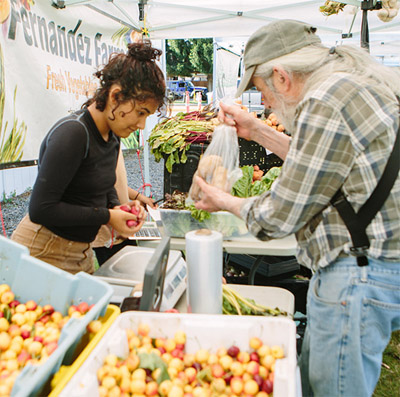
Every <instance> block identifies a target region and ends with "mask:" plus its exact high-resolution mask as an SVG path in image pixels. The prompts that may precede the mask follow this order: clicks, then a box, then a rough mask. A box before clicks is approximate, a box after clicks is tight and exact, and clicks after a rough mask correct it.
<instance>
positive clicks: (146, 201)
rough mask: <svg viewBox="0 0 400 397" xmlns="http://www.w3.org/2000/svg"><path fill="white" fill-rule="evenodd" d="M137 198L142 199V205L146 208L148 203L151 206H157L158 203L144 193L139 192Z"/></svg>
mask: <svg viewBox="0 0 400 397" xmlns="http://www.w3.org/2000/svg"><path fill="white" fill-rule="evenodd" d="M137 199H138V200H139V201H140V203H141V204H142V206H143V207H144V208H146V205H148V206H149V207H150V208H156V207H157V205H156V204H154V200H153V199H152V198H151V197H147V196H145V195H144V194H141V193H140V194H139V195H138V197H137Z"/></svg>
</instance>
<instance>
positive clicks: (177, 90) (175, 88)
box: [167, 80, 208, 101]
mask: <svg viewBox="0 0 400 397" xmlns="http://www.w3.org/2000/svg"><path fill="white" fill-rule="evenodd" d="M167 90H168V94H169V96H170V97H171V98H172V99H181V98H183V97H184V95H185V92H186V91H188V92H189V95H190V96H191V97H192V98H196V93H197V92H200V93H201V99H202V100H203V101H205V100H206V99H207V92H208V90H207V88H206V87H198V86H195V85H194V84H193V83H192V82H191V81H186V80H167Z"/></svg>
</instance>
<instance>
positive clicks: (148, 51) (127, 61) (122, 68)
mask: <svg viewBox="0 0 400 397" xmlns="http://www.w3.org/2000/svg"><path fill="white" fill-rule="evenodd" d="M161 54H162V51H161V50H159V49H157V48H153V47H152V46H151V43H150V41H140V42H136V43H132V44H129V45H128V51H127V53H113V54H111V56H110V59H109V61H108V63H107V64H106V65H105V66H104V67H103V68H102V69H101V70H98V71H97V72H96V73H94V75H95V76H96V77H98V78H99V80H100V87H99V88H98V89H97V90H96V92H95V94H94V96H93V97H92V98H90V99H89V100H88V101H86V103H85V104H84V105H83V106H89V105H90V104H92V103H93V102H96V108H97V109H99V110H101V111H104V109H105V107H106V103H107V98H108V94H109V91H110V88H111V87H112V85H113V84H119V85H120V86H121V91H120V92H119V93H118V95H117V96H116V100H117V103H118V105H117V107H118V106H119V105H120V104H121V103H124V102H126V101H129V100H133V101H140V102H143V101H146V100H148V99H150V98H153V99H155V100H156V101H157V102H158V103H159V106H158V109H157V110H158V112H159V114H160V115H165V113H166V111H167V109H169V106H170V100H169V99H168V98H167V97H166V85H165V79H164V74H163V72H162V70H161V69H160V68H159V66H158V65H157V64H156V62H155V61H156V60H157V59H159V57H160V56H161ZM114 110H115V109H114Z"/></svg>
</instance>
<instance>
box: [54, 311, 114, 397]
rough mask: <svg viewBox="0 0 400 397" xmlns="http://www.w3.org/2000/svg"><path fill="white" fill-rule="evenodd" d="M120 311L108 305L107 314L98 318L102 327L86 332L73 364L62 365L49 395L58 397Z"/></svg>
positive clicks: (55, 376) (76, 350) (76, 351)
mask: <svg viewBox="0 0 400 397" xmlns="http://www.w3.org/2000/svg"><path fill="white" fill-rule="evenodd" d="M120 313H121V310H120V308H119V307H118V306H115V305H108V306H107V311H106V314H105V315H104V316H101V317H99V318H98V320H99V321H101V324H102V326H101V329H100V330H99V331H98V332H96V334H94V335H92V336H91V335H90V334H89V332H86V333H85V334H84V335H83V337H82V338H81V340H80V342H79V345H78V346H77V347H76V349H75V351H74V357H76V358H75V359H74V360H73V363H72V365H62V366H61V367H60V369H59V370H58V372H57V373H56V374H55V375H54V377H53V379H52V381H51V387H52V391H51V393H50V394H49V397H56V396H58V395H59V393H60V392H61V390H62V389H63V388H64V387H65V385H66V384H67V383H68V382H69V380H70V379H71V378H72V376H73V375H74V374H75V372H76V371H77V370H78V369H79V368H80V366H81V365H82V364H83V362H84V361H85V360H86V359H87V358H88V357H89V354H90V353H91V352H92V351H93V349H94V348H95V346H96V345H97V344H98V343H99V341H100V340H101V338H102V337H103V336H104V334H105V333H106V331H107V330H108V329H109V328H110V326H111V324H112V323H113V322H114V321H115V319H116V318H117V317H118V316H119V315H120Z"/></svg>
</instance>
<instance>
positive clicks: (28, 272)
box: [0, 236, 113, 397]
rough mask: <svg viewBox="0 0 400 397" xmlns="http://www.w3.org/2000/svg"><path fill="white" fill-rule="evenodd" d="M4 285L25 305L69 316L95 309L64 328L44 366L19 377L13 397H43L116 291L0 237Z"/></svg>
mask: <svg viewBox="0 0 400 397" xmlns="http://www.w3.org/2000/svg"><path fill="white" fill-rule="evenodd" d="M0 284H8V285H9V286H10V287H11V289H12V291H13V292H14V294H15V298H16V299H18V300H19V301H21V302H26V301H28V300H30V299H33V300H34V301H36V302H37V303H38V304H39V305H44V304H50V305H52V306H53V307H54V309H55V310H57V311H59V312H61V313H62V314H63V315H66V314H67V312H68V308H69V306H71V305H77V304H79V303H80V302H83V301H84V302H87V303H88V304H89V305H92V304H93V305H94V306H93V307H92V308H91V310H89V312H88V313H87V314H86V315H85V316H83V317H81V318H71V319H70V320H69V321H68V323H67V324H66V325H65V326H64V327H63V330H62V333H61V336H60V339H59V341H58V347H57V349H56V350H55V351H54V352H53V354H51V355H50V357H49V358H48V360H47V361H46V362H45V363H44V364H42V365H31V364H28V365H27V366H26V367H25V368H24V369H23V370H22V372H21V373H20V375H19V376H18V378H17V380H16V382H15V384H14V387H13V389H12V393H11V395H12V396H15V397H25V396H35V395H40V394H42V389H43V387H44V386H45V385H46V383H47V382H48V381H49V380H50V378H51V376H52V375H53V374H55V373H56V372H57V371H58V369H59V368H60V366H61V364H62V363H66V364H70V363H68V360H69V358H70V357H71V356H72V354H73V352H74V349H75V347H76V346H77V344H78V342H79V340H80V338H81V337H82V336H83V334H84V333H85V332H86V326H87V325H88V324H89V322H90V321H92V320H95V319H97V318H98V317H99V316H102V315H104V314H105V311H106V309H107V305H108V304H109V302H110V299H111V296H112V294H113V288H112V287H111V286H110V285H109V284H108V283H105V282H103V281H101V280H98V279H97V278H95V277H93V276H91V275H89V274H87V273H84V272H80V273H78V274H75V275H72V274H70V273H67V272H65V271H63V270H61V269H58V268H56V267H54V266H52V265H49V264H48V263H45V262H43V261H40V260H38V259H36V258H33V257H32V256H30V255H29V250H28V249H27V248H26V247H24V246H22V245H20V244H17V243H15V242H14V241H11V240H9V239H7V238H5V237H1V236H0Z"/></svg>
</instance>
